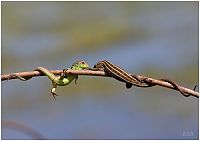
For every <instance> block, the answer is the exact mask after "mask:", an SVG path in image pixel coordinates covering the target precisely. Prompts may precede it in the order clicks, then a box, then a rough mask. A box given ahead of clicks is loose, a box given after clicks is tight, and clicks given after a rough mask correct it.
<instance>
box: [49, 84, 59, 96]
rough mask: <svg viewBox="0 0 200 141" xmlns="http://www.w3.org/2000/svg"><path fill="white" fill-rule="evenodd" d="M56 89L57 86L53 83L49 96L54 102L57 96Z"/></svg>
mask: <svg viewBox="0 0 200 141" xmlns="http://www.w3.org/2000/svg"><path fill="white" fill-rule="evenodd" d="M56 88H57V85H56V84H55V83H53V88H52V89H51V94H52V96H53V98H54V99H55V100H56V96H58V94H56ZM50 96H51V95H50Z"/></svg>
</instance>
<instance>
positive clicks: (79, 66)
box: [71, 61, 89, 70]
mask: <svg viewBox="0 0 200 141" xmlns="http://www.w3.org/2000/svg"><path fill="white" fill-rule="evenodd" d="M87 68H89V65H88V64H87V63H86V62H85V61H76V62H74V64H73V65H72V66H71V69H73V70H83V69H87Z"/></svg>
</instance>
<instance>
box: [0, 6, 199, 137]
mask: <svg viewBox="0 0 200 141" xmlns="http://www.w3.org/2000/svg"><path fill="white" fill-rule="evenodd" d="M198 5H199V3H198V2H1V8H2V44H1V45H2V48H1V49H2V54H1V55H2V57H1V59H2V61H1V65H2V68H1V71H2V74H6V73H13V72H20V71H31V70H33V69H35V68H37V67H38V66H43V67H46V68H48V69H63V68H69V67H70V66H71V65H72V64H73V62H74V61H77V60H85V61H86V62H88V63H89V64H90V66H91V67H93V65H94V64H95V63H97V62H98V61H100V60H104V59H106V60H108V61H110V62H112V63H113V64H117V65H118V66H120V67H122V68H124V70H126V71H127V72H129V73H132V74H139V75H145V76H150V77H153V78H168V79H172V80H174V81H175V82H177V83H178V84H180V85H182V86H185V87H188V88H191V89H192V88H193V87H194V86H195V85H196V84H199V83H198V68H199V67H198V64H199V62H198V52H199V51H198ZM77 83H78V84H77V85H75V84H74V82H73V83H71V84H70V85H67V86H65V87H58V88H57V93H58V94H59V96H58V97H57V99H56V101H55V100H54V99H53V97H50V90H51V88H52V85H51V82H50V81H49V80H48V78H46V77H37V78H33V79H31V80H29V81H26V82H23V81H19V80H10V81H3V82H2V83H1V93H2V94H1V102H2V104H1V106H2V108H1V109H2V111H1V114H2V115H1V118H2V125H4V122H5V121H4V120H7V121H9V120H11V121H14V122H15V123H19V124H23V125H24V126H27V128H28V127H29V128H31V129H33V130H35V131H37V132H38V133H40V134H41V135H42V136H43V137H45V138H46V139H198V136H199V129H198V99H197V98H195V97H192V96H191V97H188V98H186V97H183V96H182V95H181V94H180V93H179V92H177V91H173V90H170V89H166V88H162V87H159V86H156V87H152V88H137V87H132V88H131V89H126V87H125V84H124V83H122V82H118V81H115V80H114V79H110V78H103V77H88V76H79V80H78V81H77ZM197 91H198V90H197ZM13 126H14V125H13ZM19 128H20V127H17V126H15V127H12V124H11V127H9V128H8V127H7V126H2V131H1V136H2V139H33V138H34V137H32V136H30V135H29V134H28V133H25V132H23V131H22V130H21V129H19Z"/></svg>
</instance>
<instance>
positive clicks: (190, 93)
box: [1, 69, 199, 98]
mask: <svg viewBox="0 0 200 141" xmlns="http://www.w3.org/2000/svg"><path fill="white" fill-rule="evenodd" d="M50 72H51V73H53V74H55V75H61V73H62V72H63V70H51V71H50ZM65 73H66V75H87V76H101V77H108V76H107V75H106V73H105V72H104V71H93V70H70V69H69V70H67V71H66V72H65ZM17 76H20V77H21V78H22V79H24V80H28V79H30V78H32V77H37V76H44V74H42V73H41V72H39V71H29V72H18V73H11V74H4V75H1V81H5V80H12V79H18V78H19V77H17ZM135 76H137V78H139V79H140V80H141V81H142V82H143V83H146V84H147V85H151V86H156V85H158V86H162V87H166V88H170V89H174V90H177V91H179V92H180V93H181V94H183V95H184V96H185V97H188V96H194V97H196V98H199V93H198V92H196V91H195V89H196V87H197V86H195V87H194V89H193V90H192V89H189V88H185V87H183V86H180V85H178V84H177V83H175V82H174V81H172V80H169V79H153V78H151V77H146V76H141V75H135ZM144 88H147V87H144Z"/></svg>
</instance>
